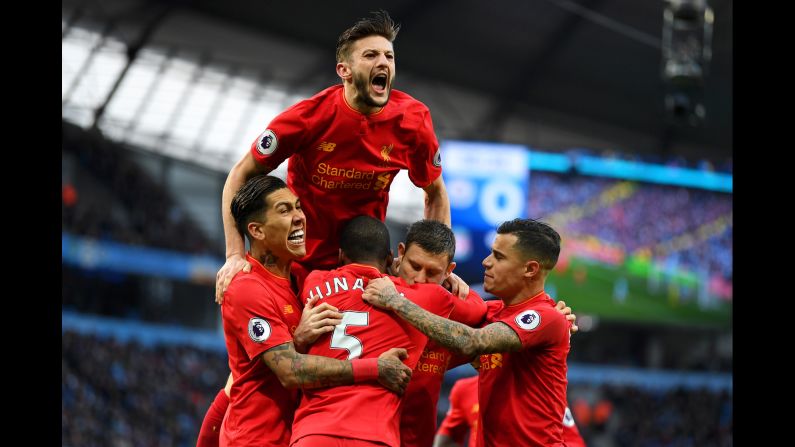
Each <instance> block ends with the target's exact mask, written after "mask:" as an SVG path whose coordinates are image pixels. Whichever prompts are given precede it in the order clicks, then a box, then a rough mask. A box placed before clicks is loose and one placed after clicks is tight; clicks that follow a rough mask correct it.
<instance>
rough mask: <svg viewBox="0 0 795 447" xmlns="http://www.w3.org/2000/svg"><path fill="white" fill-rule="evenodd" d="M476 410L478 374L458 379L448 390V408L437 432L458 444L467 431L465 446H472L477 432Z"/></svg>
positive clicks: (477, 410) (477, 408) (477, 409)
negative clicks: (467, 437)
mask: <svg viewBox="0 0 795 447" xmlns="http://www.w3.org/2000/svg"><path fill="white" fill-rule="evenodd" d="M478 412H479V406H478V376H472V377H464V378H463V379H458V381H457V382H456V383H455V384H454V385H453V388H452V389H451V390H450V409H449V410H447V414H446V415H445V417H444V420H443V421H442V425H440V426H439V431H438V433H440V434H443V435H447V436H449V437H450V438H451V439H453V440H454V441H455V442H458V443H459V444H460V443H462V442H463V441H464V436H465V435H466V434H467V432H469V441H468V442H467V446H470V447H471V446H474V445H475V440H476V439H477V432H478Z"/></svg>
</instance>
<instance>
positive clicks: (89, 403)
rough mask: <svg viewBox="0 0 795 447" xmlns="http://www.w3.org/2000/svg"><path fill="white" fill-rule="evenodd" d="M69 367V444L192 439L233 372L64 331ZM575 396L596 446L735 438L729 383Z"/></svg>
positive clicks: (578, 414) (188, 442) (209, 356)
mask: <svg viewBox="0 0 795 447" xmlns="http://www.w3.org/2000/svg"><path fill="white" fill-rule="evenodd" d="M61 374H62V384H61V392H62V394H61V396H62V397H61V405H62V413H61V418H62V419H61V433H62V439H63V442H62V445H63V446H65V447H77V446H80V447H83V446H85V447H91V446H170V447H171V446H174V447H182V446H191V447H192V446H194V445H195V444H196V438H195V436H196V434H197V433H198V427H199V425H200V424H201V421H202V417H203V415H204V410H205V409H206V408H207V406H208V405H209V402H210V399H212V398H213V396H214V395H215V393H216V392H217V391H218V389H217V388H218V382H219V381H221V380H222V379H223V378H224V377H226V374H227V370H226V355H225V354H224V353H222V352H221V351H207V350H202V349H198V348H195V347H191V346H184V345H168V346H154V347H147V346H142V345H141V344H139V343H136V342H129V343H121V342H119V341H116V340H114V339H112V338H105V337H99V336H96V335H84V334H78V333H75V332H72V331H65V332H64V333H63V338H62V357H61ZM446 392H449V387H446ZM569 396H570V399H571V402H572V411H573V413H574V418H575V419H576V420H577V425H578V426H579V428H580V432H581V434H582V436H583V437H584V438H585V441H586V444H587V445H601V446H620V447H623V446H669V445H676V446H694V447H695V446H698V447H712V446H716V447H724V446H731V445H732V443H733V440H732V428H733V424H734V422H733V421H734V419H733V408H732V396H731V394H729V393H728V392H726V391H723V392H719V393H716V392H712V391H709V390H705V389H701V390H687V389H683V388H678V389H670V390H658V391H650V390H645V389H642V388H637V387H632V386H606V385H603V386H594V385H582V384H578V385H572V386H570V387H569ZM444 400H446V397H445V399H442V401H444ZM589 401H590V403H589ZM599 427H601V428H599Z"/></svg>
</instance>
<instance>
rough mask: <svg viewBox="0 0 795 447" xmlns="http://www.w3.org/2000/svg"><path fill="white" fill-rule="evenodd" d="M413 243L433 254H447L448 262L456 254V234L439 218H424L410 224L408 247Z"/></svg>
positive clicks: (407, 239)
mask: <svg viewBox="0 0 795 447" xmlns="http://www.w3.org/2000/svg"><path fill="white" fill-rule="evenodd" d="M412 244H417V245H418V246H419V247H420V248H422V249H423V250H425V251H427V252H428V253H430V254H433V255H440V254H446V255H447V262H448V263H450V262H453V257H454V256H455V234H453V230H451V229H450V227H448V226H447V225H445V224H444V223H442V222H439V221H438V220H431V219H422V220H418V221H417V222H414V223H413V224H411V225H410V226H409V232H408V234H406V249H408V248H409V247H410V246H411V245H412Z"/></svg>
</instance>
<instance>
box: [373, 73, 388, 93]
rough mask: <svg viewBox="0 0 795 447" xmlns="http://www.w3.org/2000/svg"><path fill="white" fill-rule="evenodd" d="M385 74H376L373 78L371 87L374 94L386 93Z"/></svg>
mask: <svg viewBox="0 0 795 447" xmlns="http://www.w3.org/2000/svg"><path fill="white" fill-rule="evenodd" d="M386 81H387V76H386V73H381V74H377V75H375V76H374V77H373V80H372V85H373V90H375V92H376V93H379V94H380V93H384V92H385V91H386Z"/></svg>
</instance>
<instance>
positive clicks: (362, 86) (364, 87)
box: [353, 74, 392, 107]
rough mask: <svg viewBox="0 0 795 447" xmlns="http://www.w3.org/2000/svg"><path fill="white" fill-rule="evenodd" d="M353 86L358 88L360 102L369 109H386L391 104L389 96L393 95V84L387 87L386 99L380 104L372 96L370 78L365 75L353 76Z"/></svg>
mask: <svg viewBox="0 0 795 447" xmlns="http://www.w3.org/2000/svg"><path fill="white" fill-rule="evenodd" d="M353 86H354V87H355V88H356V94H357V95H356V96H357V98H358V99H359V102H361V103H363V104H364V105H366V106H367V107H384V106H385V105H386V103H388V102H389V95H391V94H392V84H391V82H390V83H388V84H387V86H386V98H384V101H383V102H381V103H379V102H377V101H376V100H375V99H373V97H372V96H370V78H369V77H366V76H364V75H357V74H354V75H353Z"/></svg>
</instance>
